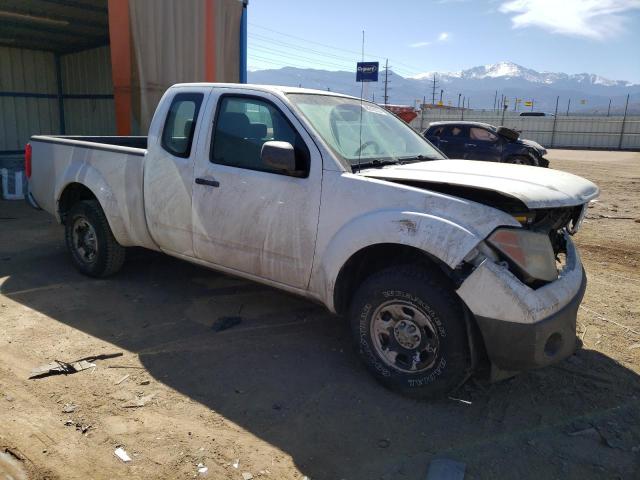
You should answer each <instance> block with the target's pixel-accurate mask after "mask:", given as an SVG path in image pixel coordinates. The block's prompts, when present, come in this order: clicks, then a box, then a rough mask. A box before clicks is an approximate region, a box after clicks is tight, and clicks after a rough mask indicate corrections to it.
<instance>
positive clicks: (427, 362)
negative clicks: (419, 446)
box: [350, 266, 470, 397]
mask: <svg viewBox="0 0 640 480" xmlns="http://www.w3.org/2000/svg"><path fill="white" fill-rule="evenodd" d="M446 283H447V282H446V280H444V279H442V278H441V275H440V274H439V273H438V272H428V271H427V270H423V269H420V268H417V267H413V266H406V267H392V268H388V269H386V270H383V271H381V272H378V273H375V274H373V275H372V276H370V277H369V278H368V279H366V280H365V281H364V283H363V284H362V285H361V286H360V288H359V289H358V292H357V293H356V295H355V297H354V300H353V302H352V305H351V311H350V317H351V318H350V319H351V328H352V333H353V338H354V341H355V346H356V348H357V350H358V352H359V354H360V357H361V359H362V361H363V362H364V363H365V365H366V366H367V368H368V369H369V370H370V371H371V373H372V374H373V375H374V376H375V377H376V378H377V379H378V380H379V381H380V382H381V383H383V384H384V385H386V386H388V387H390V388H391V389H393V390H396V391H399V392H401V393H404V394H408V395H411V396H419V397H429V396H436V395H440V394H443V393H446V392H448V391H450V390H452V389H453V388H454V387H456V386H458V385H459V384H460V383H461V382H462V381H463V380H464V378H465V376H466V375H467V372H468V368H469V364H470V361H469V353H468V344H467V336H466V329H465V323H464V314H463V310H462V305H461V304H460V301H459V300H458V299H457V297H456V296H455V293H454V292H453V290H451V289H450V288H448V287H447V286H446Z"/></svg>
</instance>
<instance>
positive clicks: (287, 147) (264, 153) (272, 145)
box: [260, 141, 296, 174]
mask: <svg viewBox="0 0 640 480" xmlns="http://www.w3.org/2000/svg"><path fill="white" fill-rule="evenodd" d="M260 159H261V160H262V163H263V164H264V165H265V166H267V167H270V168H272V169H274V170H276V171H279V172H283V173H287V174H295V173H296V153H295V150H294V149H293V145H291V144H290V143H289V142H275V141H271V142H265V143H264V144H263V145H262V150H261V151H260Z"/></svg>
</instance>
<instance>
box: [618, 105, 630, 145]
mask: <svg viewBox="0 0 640 480" xmlns="http://www.w3.org/2000/svg"><path fill="white" fill-rule="evenodd" d="M629 95H630V94H628V93H627V103H625V104H624V117H622V127H620V140H619V141H618V150H622V140H623V139H624V126H625V124H626V123H627V108H629Z"/></svg>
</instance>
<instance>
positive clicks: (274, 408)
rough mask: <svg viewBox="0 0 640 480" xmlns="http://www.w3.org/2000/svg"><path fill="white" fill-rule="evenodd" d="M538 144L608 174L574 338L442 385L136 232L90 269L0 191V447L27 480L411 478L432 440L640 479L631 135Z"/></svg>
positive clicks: (569, 474) (526, 468) (638, 173)
mask: <svg viewBox="0 0 640 480" xmlns="http://www.w3.org/2000/svg"><path fill="white" fill-rule="evenodd" d="M548 158H549V159H550V161H551V168H555V169H560V170H566V171H568V172H571V173H575V174H577V175H581V176H584V177H585V178H587V179H589V180H591V181H593V182H595V183H596V184H598V185H599V187H600V188H601V192H602V193H601V197H600V198H599V199H598V201H597V202H595V203H594V204H592V206H591V208H589V210H588V214H587V217H586V220H585V223H584V225H583V227H582V229H581V231H580V233H579V234H578V235H577V236H576V237H575V238H576V243H577V244H578V247H579V249H580V253H581V256H582V259H583V262H584V265H585V270H586V272H587V276H588V281H589V284H588V287H587V292H586V296H585V298H584V301H583V304H582V306H581V307H580V310H579V316H578V336H579V338H580V339H581V340H582V342H583V348H582V349H581V350H579V351H578V352H577V354H576V355H573V356H571V357H570V358H568V359H567V360H565V361H563V362H561V363H559V364H557V365H555V366H551V367H548V368H544V369H540V370H534V371H531V372H527V373H524V374H522V375H518V376H516V377H514V378H512V379H509V380H505V381H502V382H499V383H495V384H489V383H487V382H485V381H484V380H482V379H472V380H471V381H469V382H467V384H465V385H464V386H463V387H462V388H460V389H459V390H458V391H457V392H455V394H452V395H451V397H449V398H445V399H442V400H438V401H415V400H410V399H407V398H404V397H402V396H399V395H397V394H394V393H392V392H390V391H388V390H386V389H385V388H383V387H382V386H380V385H379V384H377V383H376V382H374V381H373V380H372V379H371V378H370V377H369V376H368V375H366V374H365V372H364V368H363V367H362V366H361V364H360V362H359V361H358V358H357V355H356V354H355V353H354V352H353V351H352V347H351V340H350V337H349V326H348V325H347V323H346V322H345V321H344V320H343V319H341V318H339V317H334V316H331V315H329V314H328V313H327V312H326V311H325V310H324V309H323V308H322V307H320V306H317V305H315V304H313V303H310V302H308V301H306V300H302V299H299V298H296V297H293V296H290V295H288V294H285V293H282V292H280V291H276V290H274V289H271V288H268V287H265V286H261V285H258V284H255V283H251V282H247V281H244V280H239V279H236V278H233V277H228V276H225V275H222V274H218V273H215V272H211V271H209V270H206V269H203V268H199V267H197V266H194V265H191V264H188V263H185V262H182V261H179V260H176V259H172V258H170V257H167V256H163V255H160V254H155V253H152V252H149V251H143V250H134V251H133V252H131V254H130V255H129V253H128V255H129V259H128V261H127V263H126V264H125V266H124V268H123V270H122V271H121V272H120V273H119V274H118V275H116V276H114V277H111V278H108V279H101V280H90V279H87V278H86V277H83V276H82V275H81V274H79V273H78V272H77V271H76V270H75V269H74V268H73V267H72V265H71V263H70V262H69V261H68V258H67V253H66V250H65V247H64V240H63V235H62V227H61V226H59V225H57V224H56V223H55V222H54V220H53V218H51V217H50V216H49V215H47V214H45V213H44V212H37V211H34V210H32V209H30V208H28V207H27V206H26V205H24V204H22V203H19V202H0V452H3V453H6V455H7V458H10V459H11V460H10V461H11V462H12V464H17V465H18V466H19V467H20V468H22V469H23V470H25V472H26V473H27V476H28V478H30V479H75V478H98V479H100V478H104V479H112V478H131V479H136V478H140V479H147V478H162V479H164V478H167V479H168V478H172V479H173V478H194V477H199V476H201V475H205V474H206V475H208V477H209V478H230V479H243V478H249V475H251V476H252V477H253V478H265V479H269V478H273V479H301V478H303V477H308V478H310V479H313V480H316V479H336V478H346V479H360V478H367V479H369V478H376V479H377V478H380V479H399V478H406V479H416V480H417V479H423V478H425V477H426V473H427V471H428V468H429V465H430V463H431V462H432V461H433V460H434V459H437V458H448V459H452V460H456V461H458V462H463V463H464V464H466V476H465V478H467V479H494V478H521V479H539V478H569V479H571V478H575V479H609V478H623V479H634V478H639V477H640V401H639V396H640V377H639V374H640V153H632V152H625V153H620V152H596V151H568V150H555V151H554V150H552V151H550V153H549V157H548ZM229 318H232V319H234V320H233V321H229ZM221 319H222V320H223V323H224V321H225V319H226V321H227V323H226V324H225V325H226V326H227V327H228V328H226V329H224V328H223V329H220V328H216V329H214V328H212V327H213V326H214V324H216V325H218V326H219V325H220V321H221ZM238 321H239V323H238ZM116 354H122V355H120V356H115V355H116ZM86 358H89V359H92V360H90V362H91V363H93V364H95V367H91V368H88V369H86V370H83V371H79V372H77V373H70V374H66V375H65V374H59V375H50V376H43V377H42V378H37V379H29V378H28V377H29V376H30V375H31V373H32V370H33V369H34V368H36V367H39V366H41V365H45V364H48V363H50V362H54V361H63V362H73V361H76V360H80V359H86ZM117 448H122V449H123V450H124V451H125V452H126V453H127V454H128V455H129V457H130V458H131V461H129V462H124V461H123V460H122V459H121V458H119V457H118V456H116V455H115V451H116V449H117ZM0 465H2V463H0ZM0 468H2V467H0ZM0 472H2V470H0Z"/></svg>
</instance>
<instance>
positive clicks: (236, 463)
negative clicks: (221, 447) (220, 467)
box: [231, 458, 240, 468]
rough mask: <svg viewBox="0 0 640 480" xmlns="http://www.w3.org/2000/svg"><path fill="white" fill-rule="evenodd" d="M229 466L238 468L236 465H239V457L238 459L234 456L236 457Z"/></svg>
mask: <svg viewBox="0 0 640 480" xmlns="http://www.w3.org/2000/svg"><path fill="white" fill-rule="evenodd" d="M231 466H232V467H233V468H238V467H239V466H240V459H239V458H236V459H235V460H234V461H233V463H232V464H231Z"/></svg>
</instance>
